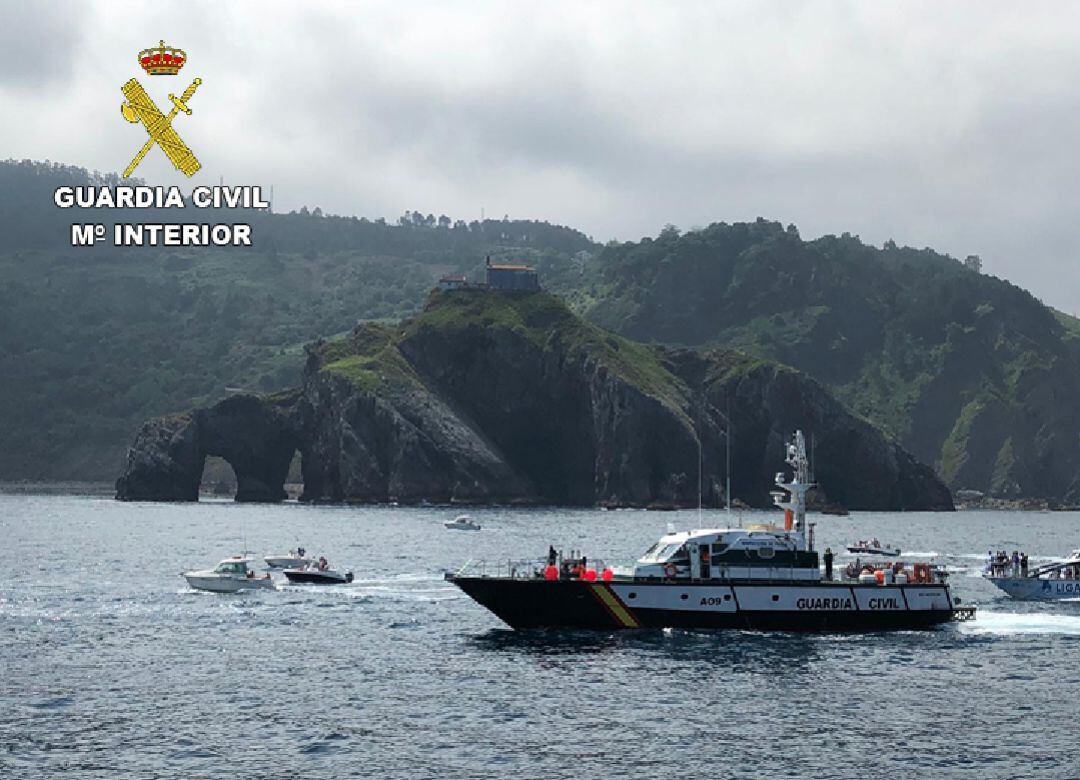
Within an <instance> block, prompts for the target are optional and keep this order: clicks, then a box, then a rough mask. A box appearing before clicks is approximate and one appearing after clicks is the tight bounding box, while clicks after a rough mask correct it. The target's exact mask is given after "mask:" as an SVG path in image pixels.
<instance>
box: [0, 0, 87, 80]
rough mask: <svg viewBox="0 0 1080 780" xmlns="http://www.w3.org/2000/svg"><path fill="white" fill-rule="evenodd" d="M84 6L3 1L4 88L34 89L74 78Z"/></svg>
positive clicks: (0, 57)
mask: <svg viewBox="0 0 1080 780" xmlns="http://www.w3.org/2000/svg"><path fill="white" fill-rule="evenodd" d="M83 12H84V8H83V6H82V5H80V4H78V3H75V2H58V3H55V4H52V5H39V4H37V3H33V2H31V1H30V0H5V1H4V2H3V3H0V19H2V20H3V23H2V24H0V89H2V88H4V87H8V88H12V87H14V88H19V89H34V88H39V87H41V86H43V85H46V84H49V83H50V82H55V81H59V80H62V79H64V78H70V77H71V74H72V71H73V69H74V64H75V60H76V58H77V57H78V56H79V52H80V45H81V43H82V41H81V39H80V35H79V23H80V20H81V19H82V18H83V15H84V13H83Z"/></svg>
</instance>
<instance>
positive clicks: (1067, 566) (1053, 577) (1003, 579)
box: [983, 550, 1080, 601]
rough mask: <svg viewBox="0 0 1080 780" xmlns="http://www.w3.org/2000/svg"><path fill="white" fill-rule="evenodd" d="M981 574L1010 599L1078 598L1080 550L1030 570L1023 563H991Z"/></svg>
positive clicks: (1049, 599)
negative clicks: (1016, 566)
mask: <svg viewBox="0 0 1080 780" xmlns="http://www.w3.org/2000/svg"><path fill="white" fill-rule="evenodd" d="M1025 561H1026V559H1025ZM983 576H984V577H986V579H988V580H990V582H992V583H993V584H994V585H995V586H996V587H998V588H1001V590H1003V591H1005V592H1006V593H1007V594H1009V595H1010V596H1012V597H1013V598H1014V599H1022V600H1025V601H1028V600H1039V601H1054V600H1057V599H1080V550H1073V551H1072V552H1071V553H1069V554H1068V556H1066V557H1065V559H1064V560H1060V561H1056V562H1055V563H1048V564H1046V565H1045V566H1039V567H1036V568H1034V569H1032V570H1031V571H1028V570H1027V567H1026V566H1025V567H1024V568H1014V567H1013V566H1012V565H1010V564H996V565H992V566H991V567H990V570H989V571H988V572H987V573H986V574H984V575H983Z"/></svg>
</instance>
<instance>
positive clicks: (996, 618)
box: [960, 602, 1080, 636]
mask: <svg viewBox="0 0 1080 780" xmlns="http://www.w3.org/2000/svg"><path fill="white" fill-rule="evenodd" d="M1074 603H1075V602H1074ZM960 630H961V631H962V632H964V633H966V634H1065V635H1068V636H1080V614H1077V615H1054V614H1048V613H1043V612H989V611H986V610H982V609H980V610H979V616H978V618H976V619H975V620H973V621H971V622H970V623H962V624H961V625H960Z"/></svg>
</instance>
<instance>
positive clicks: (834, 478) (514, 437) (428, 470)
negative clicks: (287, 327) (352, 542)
mask: <svg viewBox="0 0 1080 780" xmlns="http://www.w3.org/2000/svg"><path fill="white" fill-rule="evenodd" d="M729 410H730V417H731V425H730V426H729V422H728V419H727V414H728V411H729ZM729 427H733V428H734V431H735V435H734V437H733V446H732V493H733V495H734V496H736V497H739V498H741V499H742V500H744V501H747V502H748V503H750V504H752V505H758V506H766V505H768V504H769V503H770V501H769V496H768V491H769V488H770V487H771V485H772V478H773V475H774V474H775V472H776V471H778V470H779V469H780V468H781V466H782V451H783V450H782V445H783V442H784V440H785V439H786V437H787V436H789V435H790V432H791V431H792V430H794V429H795V428H796V427H801V428H802V429H803V430H804V431H807V433H808V434H812V436H813V441H814V443H815V449H816V456H817V457H816V460H817V463H818V464H819V468H818V472H819V473H818V476H819V478H820V481H821V482H822V483H823V485H824V489H825V492H826V495H827V499H828V500H830V501H838V502H840V503H843V504H845V505H847V506H849V507H852V508H864V509H900V508H904V509H951V508H952V503H951V500H950V496H949V492H948V490H946V489H945V487H944V486H943V485H942V484H941V482H940V481H939V480H938V479H937V478H936V477H935V476H934V475H933V473H932V472H931V471H930V469H928V468H927V467H926V466H923V465H922V464H920V463H918V462H916V461H915V460H914V459H913V458H912V457H911V456H910V455H908V454H907V453H906V452H904V451H903V450H902V449H901V448H900V447H899V446H897V445H895V444H893V443H891V442H889V441H887V440H886V439H885V437H884V436H882V434H881V433H880V432H878V431H877V430H876V429H874V428H873V427H872V426H870V425H869V424H868V423H866V422H864V421H861V420H859V419H856V418H854V417H853V416H852V415H850V414H849V413H848V412H846V411H845V409H844V408H843V407H842V406H841V405H840V404H839V403H838V402H836V401H835V400H833V399H832V398H831V397H830V396H829V395H828V393H826V392H825V391H824V390H823V389H822V388H821V387H820V386H818V385H817V384H816V383H814V382H813V381H811V380H809V379H807V378H805V377H804V376H802V375H801V374H799V373H798V372H795V371H793V370H791V369H787V368H784V367H781V366H778V365H776V364H773V363H769V362H765V361H759V360H753V359H750V358H748V357H746V356H744V355H742V354H741V353H737V352H731V351H716V352H710V353H697V352H692V351H688V350H665V349H662V348H658V347H649V346H646V345H642V344H638V343H635V342H632V341H629V340H627V339H623V338H620V337H617V336H614V335H612V334H610V333H608V332H606V331H604V330H601V329H600V328H597V327H595V326H593V325H589V324H587V323H585V322H584V321H582V320H580V319H579V318H577V317H576V316H574V315H573V314H572V313H571V312H570V311H569V310H568V309H566V308H565V307H564V306H563V305H562V304H561V303H560V302H559V301H558V300H557V299H556V298H554V297H553V296H550V295H547V294H545V293H532V294H521V295H505V294H499V293H493V292H481V291H474V290H468V291H456V292H450V293H435V294H433V295H432V297H431V298H430V299H429V301H428V304H427V306H426V307H425V310H424V312H423V313H422V314H421V315H420V316H418V317H417V318H415V319H413V320H410V321H406V322H404V323H402V324H401V325H400V326H396V327H387V326H381V325H375V324H362V325H360V326H358V327H357V328H356V329H355V330H354V331H353V333H352V334H350V336H349V337H348V338H346V339H344V340H341V341H334V342H320V343H317V344H315V345H312V346H311V347H309V354H308V362H307V366H306V368H305V372H304V382H303V386H302V388H300V389H299V390H297V391H295V392H294V393H291V394H286V395H283V396H278V397H276V398H274V399H258V398H254V397H250V396H249V397H243V398H233V399H229V400H227V401H225V402H222V403H221V404H218V405H217V406H215V407H212V408H211V409H207V410H200V411H196V412H191V413H188V414H187V415H181V416H178V417H171V418H163V419H161V420H154V421H151V422H149V423H147V424H146V425H144V427H143V429H142V430H141V431H140V433H139V436H138V437H137V439H136V442H135V445H134V446H133V448H132V451H131V453H130V454H129V459H128V469H127V471H126V472H125V475H124V476H123V477H121V479H120V481H119V482H118V485H117V489H118V497H119V498H155V497H156V498H160V499H163V500H176V499H193V498H195V494H196V493H197V486H198V476H199V474H200V473H201V467H202V458H203V457H205V455H206V454H220V455H222V457H225V459H226V460H229V461H230V463H233V464H234V469H236V471H237V476H238V479H239V481H240V484H241V491H240V494H238V496H237V498H238V500H245V499H247V500H276V499H277V498H278V497H280V487H281V482H282V481H283V480H284V476H285V470H286V469H287V467H288V462H289V458H291V456H292V452H293V451H294V450H299V451H300V453H301V457H302V464H303V466H302V470H303V476H304V494H303V499H304V500H311V501H318V500H330V501H342V500H355V501H394V500H396V501H402V502H418V501H432V502H462V503H472V502H478V503H481V502H507V503H512V502H529V503H547V504H569V505H593V504H598V503H599V504H609V505H635V506H648V505H662V506H694V505H696V503H697V500H698V469H699V466H698V463H699V457H700V462H701V464H702V468H701V472H702V497H703V500H704V501H705V502H706V503H707V504H713V505H719V504H722V503H723V502H724V501H725V500H726V497H725V495H724V474H725V471H726V460H725V458H726V444H727V443H726V439H725V436H726V431H727V430H728V429H729ZM699 435H700V450H699V446H698V445H699ZM230 441H231V442H234V444H233V445H232V446H231V447H230V446H229V445H228V442H230ZM237 442H239V443H237ZM290 448H291V449H290ZM286 453H287V454H286ZM237 463H239V464H241V465H240V466H237ZM242 471H243V474H242V473H241V472H242ZM193 474H194V482H193V481H192V475H193ZM245 486H246V488H245Z"/></svg>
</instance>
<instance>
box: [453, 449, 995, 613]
mask: <svg viewBox="0 0 1080 780" xmlns="http://www.w3.org/2000/svg"><path fill="white" fill-rule="evenodd" d="M785 460H786V463H787V464H788V465H789V466H791V468H792V470H793V472H794V474H793V476H792V478H791V479H790V480H787V479H786V478H785V475H784V473H783V472H779V473H777V475H776V480H775V481H776V485H777V487H778V488H780V490H777V491H775V492H773V494H772V496H773V502H774V503H775V504H776V506H778V507H779V508H781V509H783V510H784V525H783V526H782V527H778V526H773V525H768V526H754V527H749V528H712V529H701V530H694V531H683V532H679V533H668V534H667V535H665V536H663V537H661V538H660V540H659V541H658V542H657V543H656V544H654V545H653V546H652V547H650V548H649V549H648V550H647V551H646V552H645V554H644V555H642V556H641V558H639V559H638V560H637V562H636V563H634V564H633V565H632V566H629V567H626V568H622V569H620V568H607V567H604V566H603V565H602V564H597V563H596V562H594V563H593V565H592V566H591V567H590V566H589V564H588V561H587V560H586V559H584V558H576V559H573V560H572V561H570V562H569V564H570V565H567V564H568V562H567V560H565V559H564V560H562V561H561V564H562V565H561V566H560V565H556V563H557V560H556V559H557V557H558V556H557V553H555V551H554V550H551V551H550V552H549V554H548V558H547V561H546V565H545V564H544V562H543V561H541V562H540V564H539V565H538V564H537V562H536V561H518V562H512V561H511V562H508V563H507V564H504V566H505V568H502V567H500V568H499V569H497V570H496V571H495V572H494V573H489V568H488V567H487V566H486V565H484V564H483V563H480V564H475V565H474V564H471V563H470V564H466V565H465V566H464V567H462V569H461V570H460V571H458V572H457V573H454V574H447V575H446V578H447V580H449V581H450V582H453V583H454V584H455V585H457V586H458V587H459V588H461V589H462V590H463V591H464V592H465V593H467V594H468V595H469V596H470V597H472V598H473V599H474V600H475V601H477V602H478V603H480V604H482V605H483V606H485V607H487V608H488V609H489V610H491V612H493V613H494V614H495V615H496V616H498V617H499V618H500V619H501V620H502V621H503V622H505V623H506V624H508V625H509V626H511V627H512V628H515V629H528V628H544V627H569V628H585V629H600V630H609V629H623V628H668V627H672V628H674V627H681V628H734V629H751V630H778V631H884V630H907V629H919V628H928V627H930V626H934V625H937V624H940V623H945V622H948V621H951V620H965V619H970V618H973V617H974V615H975V609H974V608H973V607H959V606H956V604H958V603H959V599H956V602H955V603H954V600H953V597H952V595H951V594H950V592H949V586H948V584H947V583H946V582H945V576H944V572H943V571H940V570H938V569H936V568H934V567H932V566H930V564H927V563H918V564H914V565H913V566H912V567H911V568H910V569H906V568H904V566H903V564H901V563H899V562H897V563H889V564H882V565H880V566H879V567H876V568H875V567H874V566H872V565H868V566H866V567H864V569H862V570H860V571H859V572H858V573H856V574H855V576H854V577H851V578H845V577H843V576H841V578H840V579H839V580H833V579H832V572H831V557H830V558H829V560H828V561H827V564H826V573H825V574H823V573H822V571H821V569H820V568H819V566H818V554H817V552H816V551H815V550H814V549H813V533H812V529H809V531H810V532H809V533H808V529H807V524H806V493H807V492H808V491H809V490H810V489H811V488H812V487H813V482H812V480H811V478H810V466H809V461H808V459H807V457H806V441H805V438H804V437H803V434H802V432H801V431H796V432H795V434H794V436H793V437H792V440H791V443H790V444H789V445H788V446H787V448H786V458H785ZM598 570H599V571H598Z"/></svg>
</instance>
